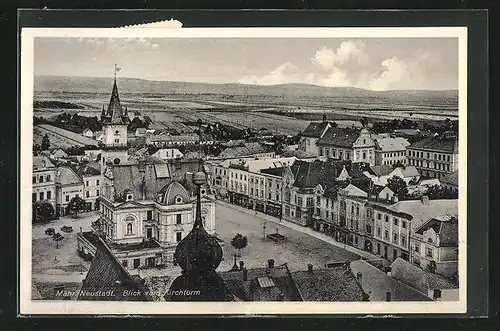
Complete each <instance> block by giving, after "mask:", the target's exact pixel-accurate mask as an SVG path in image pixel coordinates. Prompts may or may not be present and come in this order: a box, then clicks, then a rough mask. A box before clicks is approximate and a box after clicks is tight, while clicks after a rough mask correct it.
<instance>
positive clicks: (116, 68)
mask: <svg viewBox="0 0 500 331" xmlns="http://www.w3.org/2000/svg"><path fill="white" fill-rule="evenodd" d="M120 70H122V68H120V67H118V66H117V65H116V63H115V80H116V73H117V72H119V71H120Z"/></svg>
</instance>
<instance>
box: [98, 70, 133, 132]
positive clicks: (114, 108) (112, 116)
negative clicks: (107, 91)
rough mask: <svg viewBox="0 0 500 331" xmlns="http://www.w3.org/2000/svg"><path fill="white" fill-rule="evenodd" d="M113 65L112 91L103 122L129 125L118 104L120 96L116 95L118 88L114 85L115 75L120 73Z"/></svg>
mask: <svg viewBox="0 0 500 331" xmlns="http://www.w3.org/2000/svg"><path fill="white" fill-rule="evenodd" d="M120 69H121V68H118V67H117V66H116V64H115V75H114V79H113V90H112V91H111V98H110V100H109V105H108V110H107V112H106V114H105V115H106V116H105V117H106V118H105V120H103V122H106V124H123V125H127V124H128V123H129V118H128V116H125V115H124V112H123V108H122V105H121V103H120V96H119V94H118V86H117V84H116V73H117V72H118V71H120Z"/></svg>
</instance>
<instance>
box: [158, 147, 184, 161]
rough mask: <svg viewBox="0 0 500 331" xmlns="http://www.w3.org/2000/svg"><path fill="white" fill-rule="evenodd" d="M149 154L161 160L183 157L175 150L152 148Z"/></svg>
mask: <svg viewBox="0 0 500 331" xmlns="http://www.w3.org/2000/svg"><path fill="white" fill-rule="evenodd" d="M149 153H150V155H151V156H154V157H157V158H159V159H162V160H170V159H176V158H180V157H182V156H183V155H184V154H182V152H181V151H179V150H178V149H177V148H154V149H150V151H149Z"/></svg>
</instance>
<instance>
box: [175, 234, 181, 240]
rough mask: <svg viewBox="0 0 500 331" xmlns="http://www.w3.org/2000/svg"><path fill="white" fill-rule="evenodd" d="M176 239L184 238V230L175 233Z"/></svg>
mask: <svg viewBox="0 0 500 331" xmlns="http://www.w3.org/2000/svg"><path fill="white" fill-rule="evenodd" d="M175 240H176V241H177V242H179V241H181V240H182V232H176V233H175Z"/></svg>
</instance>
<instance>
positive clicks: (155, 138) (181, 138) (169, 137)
mask: <svg viewBox="0 0 500 331" xmlns="http://www.w3.org/2000/svg"><path fill="white" fill-rule="evenodd" d="M147 140H148V141H152V142H155V141H160V142H161V141H172V142H177V141H198V140H199V137H198V136H197V135H195V134H185V135H169V134H168V135H166V134H159V135H153V136H148V137H147Z"/></svg>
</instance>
